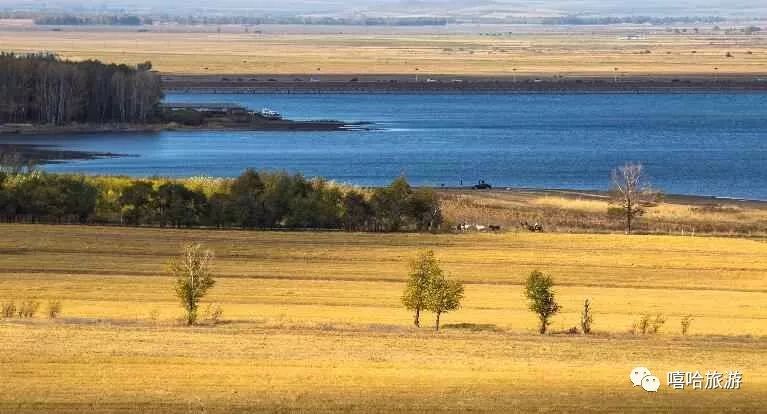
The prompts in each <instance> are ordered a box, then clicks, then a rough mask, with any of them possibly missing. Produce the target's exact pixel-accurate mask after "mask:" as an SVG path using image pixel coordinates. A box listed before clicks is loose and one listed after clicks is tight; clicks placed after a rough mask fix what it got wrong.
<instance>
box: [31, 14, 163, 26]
mask: <svg viewBox="0 0 767 414" xmlns="http://www.w3.org/2000/svg"><path fill="white" fill-rule="evenodd" d="M152 23H153V20H152V18H151V17H144V16H136V15H128V14H126V15H117V14H100V15H92V16H76V15H72V14H62V15H46V16H38V17H36V18H35V24H36V25H38V26H141V25H144V24H145V25H151V24H152Z"/></svg>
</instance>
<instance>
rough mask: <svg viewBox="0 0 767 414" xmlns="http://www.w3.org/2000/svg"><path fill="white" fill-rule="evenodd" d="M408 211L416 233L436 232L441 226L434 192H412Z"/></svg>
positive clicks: (423, 190)
mask: <svg viewBox="0 0 767 414" xmlns="http://www.w3.org/2000/svg"><path fill="white" fill-rule="evenodd" d="M409 210H410V211H409V215H410V216H412V217H413V220H415V226H416V229H417V230H418V231H429V230H436V229H437V228H439V226H440V225H441V224H442V209H441V208H440V204H439V198H438V197H437V194H436V193H435V192H434V190H431V189H419V190H416V191H414V192H413V194H412V195H411V197H410V208H409Z"/></svg>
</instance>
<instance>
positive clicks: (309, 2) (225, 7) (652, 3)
mask: <svg viewBox="0 0 767 414" xmlns="http://www.w3.org/2000/svg"><path fill="white" fill-rule="evenodd" d="M0 8H2V9H6V10H8V9H27V10H32V9H34V10H40V9H49V10H71V11H76V10H83V9H86V10H90V11H94V10H96V11H97V10H125V11H131V12H136V11H147V12H154V13H161V12H167V13H176V14H190V13H227V14H231V13H247V14H287V15H290V14H293V15H334V16H349V15H355V14H360V13H364V14H369V15H393V16H397V15H399V16H407V15H439V16H483V15H484V16H488V15H496V16H498V15H517V16H520V15H527V16H552V15H554V16H555V15H569V14H585V15H601V16H625V15H650V16H656V17H657V16H712V15H717V16H723V17H737V16H740V17H753V16H755V15H758V16H766V17H767V0H728V1H726V2H724V1H721V0H528V1H521V0H473V1H470V0H355V1H352V2H350V1H339V0H304V1H297V0H276V1H275V0H270V1H264V0H207V1H201V0H0Z"/></svg>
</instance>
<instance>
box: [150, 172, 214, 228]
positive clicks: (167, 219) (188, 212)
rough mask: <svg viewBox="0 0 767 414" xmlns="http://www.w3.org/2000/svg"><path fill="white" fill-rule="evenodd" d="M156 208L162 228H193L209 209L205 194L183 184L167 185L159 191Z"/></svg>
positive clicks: (155, 203)
mask: <svg viewBox="0 0 767 414" xmlns="http://www.w3.org/2000/svg"><path fill="white" fill-rule="evenodd" d="M154 208H155V212H156V214H157V219H158V220H159V222H160V225H161V226H163V227H164V226H167V225H171V226H173V227H182V226H186V227H189V226H193V225H195V224H198V223H199V222H200V217H202V216H204V215H205V213H206V209H207V199H206V198H205V194H203V193H201V192H199V191H193V190H190V189H188V188H186V186H184V185H183V184H178V183H165V184H163V185H161V186H160V187H159V188H158V189H157V195H156V197H155V200H154Z"/></svg>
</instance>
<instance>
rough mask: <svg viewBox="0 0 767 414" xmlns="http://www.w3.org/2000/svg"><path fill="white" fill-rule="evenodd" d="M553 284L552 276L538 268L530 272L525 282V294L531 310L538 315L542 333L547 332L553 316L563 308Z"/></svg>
mask: <svg viewBox="0 0 767 414" xmlns="http://www.w3.org/2000/svg"><path fill="white" fill-rule="evenodd" d="M553 286H554V281H553V280H552V279H551V276H548V275H544V274H543V273H541V272H539V271H537V270H535V271H533V272H532V273H530V276H528V277H527V282H526V283H525V296H527V299H528V300H529V301H530V310H531V311H533V312H535V313H536V314H537V315H538V319H539V320H540V323H541V324H540V330H539V332H540V333H541V334H545V333H546V328H548V326H549V325H550V324H551V317H552V316H554V315H555V314H556V313H557V312H559V311H560V310H561V309H562V308H561V307H560V306H559V304H558V303H557V302H556V300H555V299H554V291H553V290H552V287H553Z"/></svg>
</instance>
